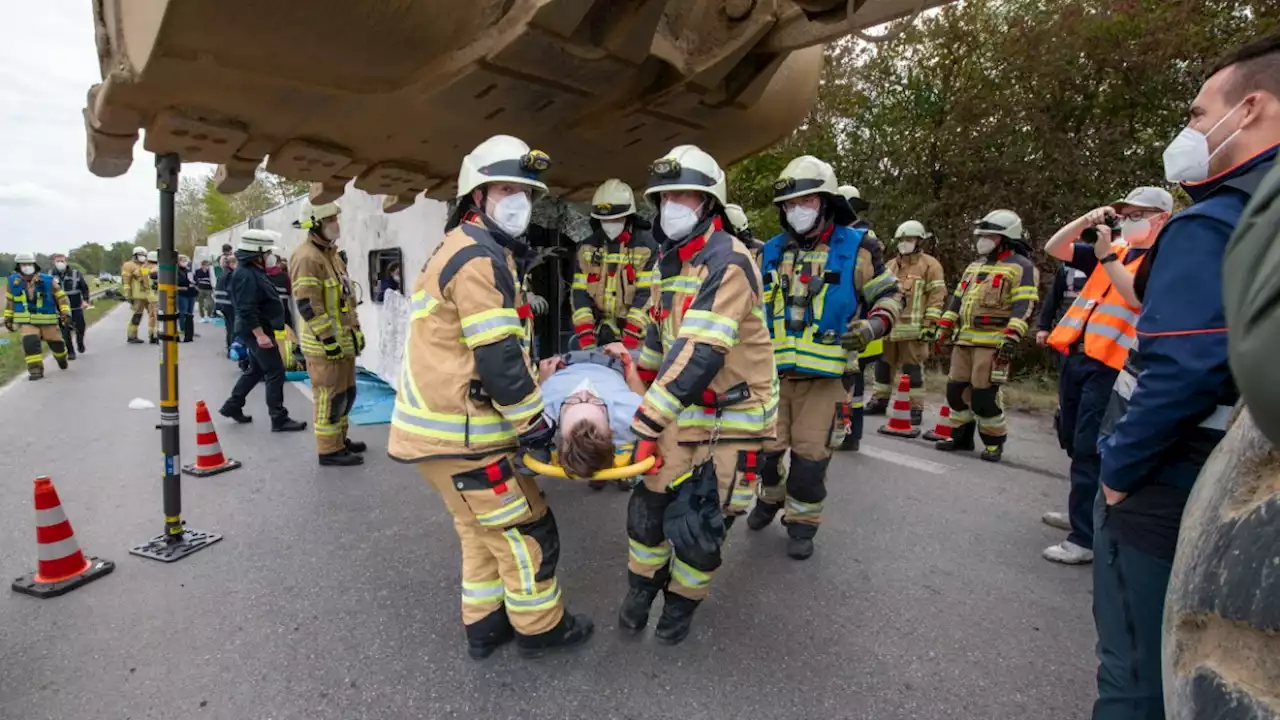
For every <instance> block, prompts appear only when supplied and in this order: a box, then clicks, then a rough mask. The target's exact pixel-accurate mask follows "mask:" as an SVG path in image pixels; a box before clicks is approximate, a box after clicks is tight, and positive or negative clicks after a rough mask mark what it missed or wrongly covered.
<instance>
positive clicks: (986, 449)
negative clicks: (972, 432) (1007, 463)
mask: <svg viewBox="0 0 1280 720" xmlns="http://www.w3.org/2000/svg"><path fill="white" fill-rule="evenodd" d="M978 435H979V437H981V438H982V445H983V448H982V455H981V456H980V457H981V458H982V459H983V460H986V461H987V462H1000V458H1002V457H1004V441H1005V437H1004V436H1003V435H1000V436H996V435H988V434H986V433H978Z"/></svg>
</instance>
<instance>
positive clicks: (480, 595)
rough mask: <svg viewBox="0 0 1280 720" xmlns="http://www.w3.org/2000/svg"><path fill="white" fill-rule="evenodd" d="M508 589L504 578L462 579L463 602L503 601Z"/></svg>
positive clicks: (489, 602) (481, 603)
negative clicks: (476, 580) (505, 586)
mask: <svg viewBox="0 0 1280 720" xmlns="http://www.w3.org/2000/svg"><path fill="white" fill-rule="evenodd" d="M505 593H506V590H505V589H504V588H503V587H502V580H501V579H497V580H481V581H479V582H468V581H466V580H463V581H462V602H463V603H465V604H467V605H494V604H497V603H501V602H502V598H503V595H504V594H505Z"/></svg>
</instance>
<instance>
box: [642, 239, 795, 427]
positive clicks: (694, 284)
mask: <svg viewBox="0 0 1280 720" xmlns="http://www.w3.org/2000/svg"><path fill="white" fill-rule="evenodd" d="M720 228H721V225H720V219H719V218H718V217H717V218H714V219H713V220H712V221H711V223H710V224H709V225H708V227H707V228H706V230H704V231H702V232H701V233H700V234H698V235H696V236H695V237H694V238H693V239H691V240H688V241H686V242H685V243H684V244H682V245H680V246H678V247H670V246H664V247H663V255H662V257H661V259H660V260H659V263H658V268H659V273H660V277H661V280H660V286H659V287H660V291H661V296H660V297H658V298H655V299H654V302H653V304H652V306H651V310H650V315H651V318H652V320H653V322H652V323H651V324H650V325H649V327H648V329H647V330H646V332H645V342H644V347H643V348H642V350H641V353H640V358H639V360H638V361H637V369H638V371H639V372H640V374H641V377H642V378H644V379H645V380H646V382H648V381H650V380H652V382H651V383H650V385H649V390H648V392H646V393H645V395H644V399H643V400H642V402H641V404H640V408H639V410H637V411H636V416H635V419H634V420H633V421H632V423H631V429H632V430H633V431H634V432H635V434H636V436H637V437H639V438H642V439H653V438H657V436H658V435H660V434H662V432H663V431H664V430H666V429H667V427H668V426H670V425H671V424H673V423H674V424H676V426H677V431H676V432H677V435H676V438H677V440H678V441H679V442H682V443H702V442H706V441H708V440H709V439H710V437H711V433H712V431H713V429H714V428H715V426H716V424H717V413H716V411H715V410H714V409H713V407H714V406H715V405H716V404H717V403H718V404H720V405H721V412H720V417H719V419H718V422H719V424H720V437H721V438H724V439H733V438H739V439H756V438H768V437H773V433H774V425H775V422H774V421H775V415H776V412H777V407H778V373H777V372H776V370H775V368H774V363H773V347H772V343H771V342H770V340H769V330H768V328H766V327H765V318H764V309H763V303H762V295H761V292H762V291H761V287H762V285H761V280H760V272H759V270H757V269H756V265H755V263H754V262H753V261H752V260H751V251H750V250H748V249H747V247H746V246H745V245H743V244H742V242H741V241H739V240H738V239H737V238H735V237H733V236H732V235H730V234H729V233H726V232H724V231H723V230H721V229H720Z"/></svg>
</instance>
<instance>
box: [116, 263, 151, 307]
mask: <svg viewBox="0 0 1280 720" xmlns="http://www.w3.org/2000/svg"><path fill="white" fill-rule="evenodd" d="M120 291H121V292H122V293H124V299H125V300H130V301H133V300H146V299H147V296H148V295H149V294H150V293H151V270H150V269H149V268H148V267H147V264H146V263H140V262H138V261H137V260H132V259H130V260H125V261H124V264H123V265H121V266H120Z"/></svg>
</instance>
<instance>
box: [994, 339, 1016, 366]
mask: <svg viewBox="0 0 1280 720" xmlns="http://www.w3.org/2000/svg"><path fill="white" fill-rule="evenodd" d="M1018 344H1019V343H1018V339H1017V338H1015V337H1010V336H1007V335H1006V336H1005V338H1004V342H1003V343H1001V344H1000V349H999V350H997V351H996V352H997V353H998V354H999V355H1000V358H1001V359H1002V360H1012V359H1013V356H1014V355H1017V354H1018Z"/></svg>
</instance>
